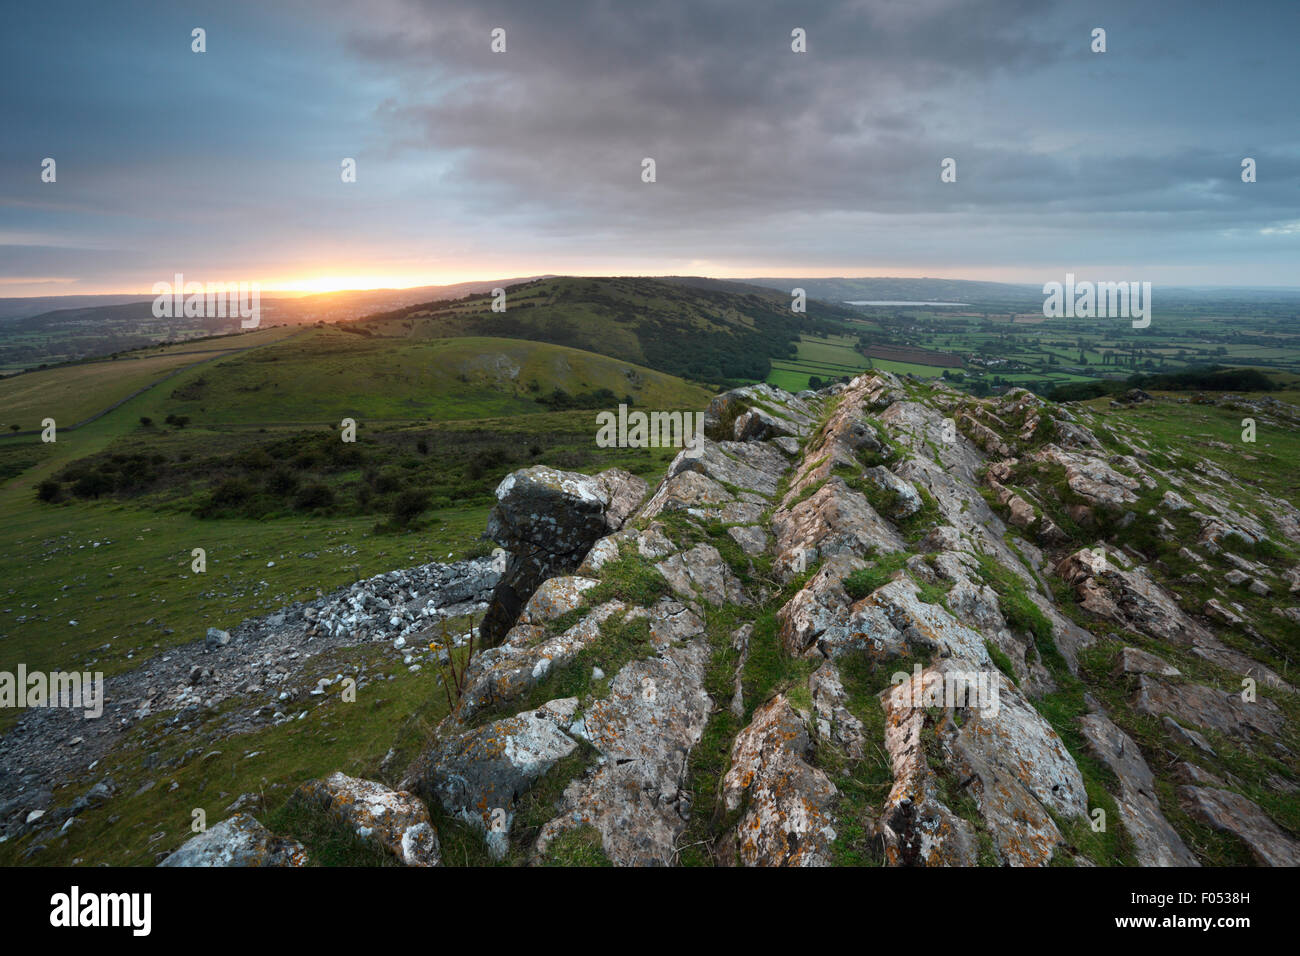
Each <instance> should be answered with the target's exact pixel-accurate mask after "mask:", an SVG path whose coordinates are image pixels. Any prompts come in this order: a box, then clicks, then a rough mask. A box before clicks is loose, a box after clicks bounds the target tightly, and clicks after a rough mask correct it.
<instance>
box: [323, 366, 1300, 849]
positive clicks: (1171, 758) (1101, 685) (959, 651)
mask: <svg viewBox="0 0 1300 956" xmlns="http://www.w3.org/2000/svg"><path fill="white" fill-rule="evenodd" d="M706 424H707V434H708V437H707V438H706V439H705V440H704V441H703V442H701V443H700V444H699V445H698V446H696V447H692V448H690V449H686V450H684V451H683V452H682V453H681V454H679V455H678V456H677V457H676V458H675V459H674V460H673V462H672V463H671V464H670V465H669V467H668V469H667V471H666V473H665V475H664V477H663V480H662V481H660V482H659V483H658V485H657V487H655V488H654V489H653V490H652V491H651V490H650V489H649V488H647V487H646V486H645V485H644V483H640V482H639V479H633V478H632V477H631V476H629V475H627V474H625V473H622V472H607V473H603V474H602V475H598V476H594V477H588V476H584V475H577V474H574V473H566V472H557V471H554V470H552V469H547V468H541V467H538V468H532V469H527V470H525V471H523V472H516V473H515V474H514V475H512V476H510V478H508V479H507V480H506V481H505V482H503V483H502V485H501V486H500V488H499V489H498V493H497V498H498V502H497V507H496V509H495V510H494V512H493V515H492V519H491V524H490V528H489V533H490V536H492V537H493V538H495V539H496V540H497V541H498V542H499V543H500V544H502V545H503V546H504V547H505V548H506V549H507V550H508V551H509V553H510V558H509V561H508V563H507V565H506V569H505V571H504V573H503V574H502V576H501V580H500V583H499V584H498V585H497V587H496V588H495V592H494V594H493V598H492V602H491V608H490V609H489V610H488V613H487V622H485V624H484V625H483V627H482V628H481V631H482V633H483V635H484V637H485V638H486V640H485V641H484V642H482V643H480V644H478V645H477V646H476V648H475V650H476V653H475V654H474V655H473V657H472V658H471V659H470V660H469V661H468V663H467V664H466V665H465V672H464V679H463V681H461V682H460V683H459V684H458V685H457V686H458V687H459V691H460V695H459V699H458V700H456V701H454V703H453V706H452V708H451V712H450V713H449V714H447V716H446V717H445V718H444V719H443V720H442V721H441V723H440V724H439V725H438V727H437V728H436V730H435V732H434V733H433V734H432V736H431V739H430V740H429V742H428V744H427V745H426V747H425V748H424V749H423V752H421V753H420V754H419V755H418V757H417V758H416V759H415V761H414V762H413V763H412V764H411V766H410V767H409V769H408V770H407V772H406V774H405V777H404V779H403V782H402V783H401V785H400V786H401V787H402V789H403V790H404V791H409V792H410V793H409V794H408V793H394V792H393V791H387V790H382V788H381V790H382V793H383V794H384V800H385V801H388V800H400V801H403V802H401V806H402V807H404V808H405V810H404V815H398V816H394V817H392V818H391V819H390V817H382V819H380V820H379V822H375V819H376V814H375V813H374V812H368V814H363V815H358V814H356V813H355V812H353V811H350V810H348V811H343V810H339V809H338V808H339V807H340V805H341V804H343V803H346V802H347V800H346V799H344V798H340V797H337V796H334V795H333V794H334V792H335V791H336V790H339V791H341V792H344V793H355V792H357V791H358V790H360V791H363V792H367V793H369V792H371V791H370V790H369V789H368V788H369V787H378V785H367V784H365V782H364V781H350V778H341V779H339V777H338V776H336V777H332V778H329V779H328V780H327V781H325V782H323V783H321V782H318V784H316V785H315V787H316V789H315V790H313V791H312V792H313V793H317V796H316V797H315V798H314V799H315V800H316V802H317V804H318V805H320V806H322V807H325V808H327V809H328V810H329V812H333V813H335V814H336V815H337V816H339V818H340V819H343V820H345V822H347V823H348V825H349V826H350V827H351V828H352V829H353V830H354V832H358V833H362V831H364V833H363V835H364V836H366V837H368V838H370V839H374V840H376V841H377V842H378V843H379V844H380V845H381V846H383V847H385V848H386V850H387V851H388V852H390V853H393V854H394V855H396V856H398V857H399V858H401V859H402V860H403V861H404V862H407V863H419V862H421V859H422V858H421V857H420V856H418V855H415V856H412V855H410V854H408V852H407V844H408V843H410V842H411V841H409V840H407V839H406V838H405V836H403V834H405V833H409V832H412V831H414V832H423V831H422V830H420V827H421V826H422V825H424V823H425V821H424V820H422V819H421V818H420V816H419V814H418V808H415V807H412V806H411V802H413V798H412V797H411V796H410V794H414V795H415V796H416V797H418V798H420V799H422V800H424V801H425V802H426V803H427V804H428V805H429V806H430V807H433V808H435V816H437V818H438V819H439V820H442V821H445V822H443V823H441V824H440V825H442V826H444V830H445V828H446V827H457V828H461V827H463V828H466V829H467V830H468V831H470V833H471V834H472V835H473V838H474V839H482V840H483V841H484V844H485V846H486V850H487V852H488V854H489V856H491V857H492V858H495V859H505V858H509V859H510V860H512V861H519V862H523V861H527V862H533V863H540V862H550V861H551V860H552V859H553V858H554V856H555V854H557V853H560V854H563V853H564V852H566V850H565V848H566V847H571V846H572V845H573V844H571V843H570V840H579V841H582V845H583V846H584V847H586V848H587V850H588V851H589V852H599V853H600V854H603V856H604V857H606V858H607V859H608V860H609V861H610V862H612V863H614V864H617V865H629V866H647V865H675V864H678V863H681V862H683V861H684V860H686V861H688V862H712V863H716V864H723V865H743V866H825V865H833V864H837V863H843V862H845V861H846V860H847V861H857V862H861V861H863V860H869V861H870V862H873V863H880V864H885V865H893V866H954V865H959V866H966V865H1007V866H1045V865H1049V864H1061V863H1066V864H1071V863H1072V864H1075V865H1085V866H1086V865H1094V864H1095V865H1110V864H1115V863H1130V864H1136V865H1140V866H1196V865H1199V864H1200V863H1202V862H1206V861H1205V860H1203V859H1201V858H1200V856H1198V854H1203V853H1204V852H1205V850H1204V848H1203V847H1204V843H1205V840H1204V831H1203V830H1202V829H1200V827H1199V826H1198V825H1197V823H1202V824H1205V825H1207V826H1211V827H1214V828H1217V829H1220V830H1223V831H1224V832H1227V833H1231V834H1233V835H1234V837H1236V838H1237V839H1240V840H1241V841H1243V842H1244V843H1245V844H1246V845H1247V846H1248V847H1250V849H1251V852H1252V853H1253V854H1254V855H1255V857H1256V859H1257V860H1258V861H1259V862H1261V863H1264V864H1268V865H1294V864H1295V862H1296V860H1295V853H1296V850H1295V847H1296V841H1295V836H1294V834H1291V833H1289V832H1288V831H1287V830H1286V828H1285V823H1286V821H1285V820H1281V819H1278V820H1274V819H1271V818H1270V817H1269V814H1268V813H1267V812H1266V811H1265V809H1264V808H1262V807H1261V806H1260V805H1259V804H1257V803H1255V802H1254V801H1252V800H1250V799H1248V798H1247V797H1246V796H1244V795H1243V791H1244V792H1251V791H1249V790H1248V788H1247V785H1246V784H1245V783H1243V781H1244V780H1253V779H1254V776H1255V775H1256V774H1257V771H1256V768H1257V767H1258V766H1261V765H1265V762H1264V761H1262V760H1261V758H1262V757H1264V756H1265V755H1267V757H1268V761H1267V764H1266V765H1267V766H1268V767H1269V768H1270V769H1269V773H1270V777H1269V785H1270V786H1271V787H1274V788H1277V789H1283V790H1286V789H1288V788H1292V787H1295V786H1297V784H1296V783H1295V780H1296V779H1300V766H1297V765H1296V760H1295V757H1294V753H1295V751H1296V747H1297V745H1298V744H1300V742H1298V741H1297V740H1296V738H1295V735H1294V728H1293V727H1292V726H1291V724H1290V721H1289V716H1288V715H1289V714H1291V713H1292V712H1293V711H1292V710H1291V709H1290V707H1291V704H1290V698H1287V697H1284V696H1279V695H1287V694H1291V693H1293V689H1292V687H1291V686H1290V685H1289V684H1288V683H1287V682H1286V681H1284V680H1283V678H1282V677H1281V676H1280V674H1279V673H1278V671H1277V670H1275V669H1274V668H1273V666H1272V665H1273V664H1274V663H1276V662H1279V661H1284V660H1285V657H1284V656H1283V655H1281V654H1279V653H1277V647H1278V645H1277V644H1275V643H1272V642H1271V640H1272V639H1270V638H1268V637H1266V636H1265V635H1266V634H1271V635H1277V634H1278V631H1277V627H1278V626H1279V623H1278V622H1281V621H1284V620H1285V619H1286V615H1285V613H1283V614H1272V615H1270V618H1269V619H1265V618H1264V617H1263V616H1262V614H1261V612H1260V605H1259V604H1258V603H1255V602H1256V599H1259V600H1263V599H1266V598H1268V597H1269V596H1272V595H1276V594H1281V593H1293V592H1300V571H1296V570H1295V568H1296V564H1295V562H1294V560H1291V559H1290V558H1289V557H1277V556H1275V555H1271V552H1270V551H1269V548H1268V547H1267V546H1262V547H1259V546H1255V545H1252V548H1255V550H1252V551H1243V552H1241V553H1236V552H1234V551H1233V550H1232V547H1230V545H1232V544H1233V541H1231V540H1228V539H1230V538H1232V537H1233V535H1234V534H1236V533H1237V532H1240V533H1241V534H1242V535H1244V536H1245V537H1243V538H1241V539H1240V540H1242V541H1247V540H1249V541H1254V542H1259V541H1263V540H1265V539H1266V538H1267V535H1268V534H1269V533H1270V528H1269V527H1265V524H1266V523H1265V522H1263V521H1261V520H1256V519H1252V518H1251V516H1250V515H1249V514H1245V513H1243V511H1244V510H1248V509H1243V506H1242V505H1241V503H1240V502H1239V501H1238V500H1236V499H1232V500H1229V497H1228V496H1227V495H1226V494H1225V493H1222V492H1221V491H1216V490H1215V488H1214V487H1213V486H1212V484H1211V482H1213V481H1220V479H1219V478H1217V477H1214V476H1211V477H1209V478H1205V477H1204V476H1202V477H1193V476H1192V475H1191V474H1190V473H1189V471H1187V470H1184V471H1183V472H1181V473H1175V471H1174V470H1172V469H1169V468H1163V467H1156V466H1155V464H1153V463H1154V462H1156V461H1161V460H1162V459H1161V458H1160V456H1157V455H1154V454H1148V452H1147V450H1146V446H1144V445H1143V443H1142V442H1141V441H1140V440H1139V438H1138V437H1137V436H1135V435H1127V436H1126V438H1127V439H1131V440H1132V442H1133V444H1132V445H1128V444H1126V445H1125V447H1124V448H1123V449H1116V448H1113V447H1108V445H1110V444H1113V442H1112V441H1111V438H1110V437H1109V436H1110V435H1111V434H1112V432H1110V431H1108V430H1105V429H1102V428H1100V427H1099V426H1098V422H1097V421H1096V420H1095V419H1094V417H1093V415H1092V413H1091V412H1089V411H1087V410H1086V409H1082V408H1080V409H1073V410H1068V409H1065V408H1061V407H1057V406H1054V405H1052V404H1051V403H1049V402H1046V401H1044V400H1042V399H1040V398H1038V397H1037V396H1034V395H1032V394H1031V393H1029V392H1027V391H1025V390H1023V389H1012V390H1010V391H1008V392H1007V393H1006V394H1005V395H1003V396H1001V397H999V398H995V399H990V400H987V401H981V400H976V399H973V398H971V397H969V396H967V395H964V394H962V393H960V392H958V391H956V390H955V389H952V388H950V387H948V386H946V385H944V384H943V383H927V384H925V385H919V384H917V383H915V382H910V381H904V380H902V379H899V378H897V377H895V376H893V375H890V374H888V373H875V374H870V375H863V376H860V377H858V378H857V379H854V380H853V381H852V382H850V383H848V384H847V385H837V386H834V387H832V388H829V389H824V390H822V391H820V392H807V393H801V394H800V395H799V396H793V395H789V394H787V393H784V392H782V391H780V390H779V389H775V388H772V387H771V386H766V385H763V386H751V387H748V388H745V389H737V390H734V391H732V392H728V393H726V394H725V395H722V396H719V397H718V398H717V399H716V400H715V401H714V402H713V403H712V404H711V405H710V408H709V412H708V415H707V419H706ZM1098 436H1106V441H1103V440H1102V438H1099V437H1098ZM1175 489H1176V490H1175ZM643 499H644V504H642V500H643ZM1277 510H1278V511H1279V513H1280V514H1282V515H1283V516H1284V517H1286V516H1288V515H1290V511H1288V510H1287V509H1285V508H1280V507H1279V508H1278V509H1277ZM1297 525H1298V526H1300V521H1298V522H1297ZM1220 526H1222V528H1224V529H1228V530H1222V531H1221V530H1219V529H1220ZM1129 529H1137V530H1140V531H1141V534H1140V535H1137V534H1134V535H1133V537H1132V538H1131V539H1130V537H1129V536H1128V530H1129ZM1207 529H1208V531H1207ZM1198 535H1199V538H1198V537H1197V536H1198ZM1090 536H1091V537H1090ZM1225 536H1226V537H1225ZM1092 537H1095V539H1096V540H1092V539H1091V538H1092ZM1198 541H1199V543H1198ZM1143 549H1146V550H1143ZM1153 549H1154V550H1157V551H1158V553H1159V555H1160V556H1161V557H1160V558H1155V557H1153V556H1152V554H1150V553H1148V552H1153ZM1192 549H1195V550H1192ZM1283 561H1286V562H1288V563H1286V564H1285V566H1283V564H1282V562H1283ZM1189 568H1194V569H1195V570H1192V571H1190V572H1189ZM1230 588H1231V589H1235V590H1231V591H1230V590H1229V589H1230ZM1198 589H1199V590H1198ZM1184 592H1186V593H1184ZM1211 594H1213V595H1214V596H1213V597H1210V596H1209V595H1211ZM1210 607H1213V608H1217V609H1219V610H1220V611H1221V612H1222V613H1221V614H1211V613H1208V612H1207V613H1202V611H1201V609H1202V608H1210ZM1225 629H1231V635H1230V636H1229V634H1228V633H1226V630H1225ZM1278 666H1279V668H1280V667H1281V664H1278ZM1255 680H1258V682H1259V684H1260V685H1262V687H1263V688H1264V690H1265V693H1263V694H1262V695H1256V694H1255V693H1254V685H1253V683H1252V682H1253V681H1255ZM1238 687H1240V688H1241V690H1240V691H1232V692H1230V691H1228V690H1220V689H1219V688H1238ZM444 692H445V693H448V694H449V695H450V691H444ZM1048 695H1050V696H1048ZM1044 700H1046V701H1047V704H1046V705H1045V704H1044ZM1279 701H1281V702H1284V703H1285V704H1286V706H1283V705H1282V704H1280V703H1279ZM1153 737H1155V738H1159V743H1158V744H1153V743H1152V740H1153ZM1216 747H1217V752H1216ZM1144 750H1145V751H1146V752H1145V753H1144ZM1189 752H1190V754H1192V755H1194V756H1195V758H1196V760H1197V761H1201V762H1204V763H1205V764H1206V767H1208V768H1211V769H1205V768H1202V767H1199V766H1196V765H1195V764H1192V763H1189V762H1188V759H1187V758H1188V756H1189ZM1242 755H1244V756H1242ZM1234 761H1241V762H1240V763H1237V764H1234ZM1234 771H1235V772H1234ZM867 779H870V783H866V782H864V781H865V780H867ZM1252 785H1253V784H1252ZM322 787H332V789H329V791H328V792H329V794H330V795H329V796H328V797H327V796H320V795H319V791H320V790H321V788H322ZM1174 788H1177V789H1176V792H1177V794H1178V800H1179V805H1180V806H1179V808H1180V809H1181V810H1182V812H1181V813H1179V812H1174V809H1175V808H1172V807H1171V806H1169V805H1168V804H1165V805H1162V803H1161V798H1160V794H1162V793H1163V794H1165V795H1166V796H1165V799H1166V801H1167V800H1168V795H1169V794H1170V793H1172V792H1175V789H1174ZM1101 790H1105V791H1106V795H1102V796H1104V797H1105V799H1101V800H1100V803H1101V804H1102V806H1097V805H1094V801H1093V800H1092V799H1090V795H1091V796H1092V797H1094V798H1095V797H1098V796H1099V794H1100V791H1101ZM1112 800H1113V806H1114V809H1115V811H1117V816H1118V819H1114V820H1106V819H1105V810H1107V809H1109V808H1110V807H1111V806H1112V803H1111V801H1112ZM359 802H362V801H361V800H360V799H359V798H358V799H354V800H352V803H354V804H355V803H359ZM381 802H382V801H381ZM1264 802H1265V803H1268V805H1269V806H1270V807H1271V806H1272V804H1271V803H1269V802H1268V801H1264ZM384 805H385V806H387V805H388V804H387V803H384ZM524 805H526V806H527V807H528V811H527V816H526V817H525V818H524V819H525V820H526V821H527V822H526V823H524V824H521V823H520V822H519V820H517V819H516V817H517V816H518V815H519V814H520V813H521V811H520V809H519V808H520V807H521V806H524ZM1189 820H1191V821H1196V823H1192V822H1189ZM1189 831H1191V832H1189ZM436 857H437V843H436V837H435V842H434V843H433V844H432V856H431V857H426V858H424V861H425V862H433V863H436ZM448 862H454V861H448Z"/></svg>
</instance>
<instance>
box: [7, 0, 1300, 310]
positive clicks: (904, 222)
mask: <svg viewBox="0 0 1300 956" xmlns="http://www.w3.org/2000/svg"><path fill="white" fill-rule="evenodd" d="M1098 27H1100V28H1102V29H1104V30H1105V31H1106V52H1104V53H1095V52H1093V51H1092V50H1091V45H1092V43H1093V36H1092V33H1093V30H1094V29H1095V28H1098ZM195 28H202V29H203V30H204V31H205V34H206V36H205V42H206V52H203V53H197V52H194V51H193V50H192V43H193V39H192V31H193V30H194V29H195ZM496 28H500V29H502V30H504V31H505V34H504V35H505V52H494V51H493V50H492V31H493V30H494V29H496ZM796 28H798V29H801V30H803V31H805V35H806V47H807V49H806V52H802V53H796V52H794V51H793V50H792V48H791V47H792V42H793V41H792V36H791V33H792V31H793V30H795V29H796ZM1297 37H1300V2H1298V0H1235V2H1231V3H1227V2H1220V0H1143V2H1141V3H1135V2H1133V0H1116V2H1111V0H1104V2H1094V0H1063V2H1053V0H857V2H838V0H827V2H820V0H819V2H808V0H799V2H793V3H787V2H773V0H735V2H711V0H690V2H682V0H676V2H657V0H547V2H538V0H527V2H518V0H511V2H501V0H464V2H444V0H366V2H364V3H359V2H348V3H344V2H335V0H310V2H308V0H301V2H300V0H259V2H243V0H223V2H220V3H214V2H209V3H187V2H184V0H179V2H178V0H171V2H157V3H153V2H133V0H118V2H113V3H105V2H103V0H92V2H77V3H73V2H60V0H42V2H41V3H26V4H11V5H9V6H8V7H7V9H6V12H5V20H4V30H3V33H2V34H0V296H24V295H61V294H92V293H108V292H131V293H134V292H140V293H147V292H149V291H150V290H151V288H152V286H153V284H154V283H156V282H159V281H171V280H172V277H173V276H174V275H175V274H176V273H181V274H183V275H184V276H185V278H186V280H187V281H202V282H220V281H225V282H231V281H246V282H257V283H260V284H261V286H262V288H263V289H267V290H273V289H301V290H313V291H329V290H332V289H337V288H374V287H401V286H413V285H427V284H440V283H450V282H459V281H468V280H477V279H492V278H501V277H507V276H523V275H536V274H544V273H555V274H584V275H612V274H633V275H668V274H691V275H713V276H726V277H736V278H744V277H746V276H773V275H776V276H804V277H813V276H844V275H849V276H872V275H891V276H934V277H944V278H966V279H986V280H997V281H1007V282H1032V283H1038V282H1046V281H1052V280H1061V279H1063V277H1064V275H1065V274H1066V273H1067V272H1072V273H1074V274H1076V275H1077V276H1079V277H1080V278H1088V279H1094V280H1098V281H1120V280H1131V281H1151V282H1154V283H1165V284H1178V285H1266V286H1300V268H1298V267H1297V264H1298V263H1300V122H1298V120H1300V56H1297V54H1296V48H1295V44H1296V39H1297ZM1246 157H1250V158H1252V159H1254V160H1255V163H1256V170H1257V172H1256V177H1257V181H1256V182H1254V183H1244V182H1242V176H1241V173H1242V168H1241V164H1242V160H1243V159H1244V158H1246ZM47 158H50V159H53V160H54V161H55V181H54V182H44V181H42V164H43V162H44V160H45V159H47ZM349 158H350V159H353V160H355V163H356V181H355V182H344V181H343V177H342V176H341V171H342V165H343V162H344V160H345V159H349ZM646 158H651V159H653V160H654V162H655V181H654V182H649V183H648V182H644V181H643V160H644V159H646ZM947 158H950V159H953V160H955V163H956V181H955V182H943V181H941V176H940V173H941V163H942V161H943V160H944V159H947Z"/></svg>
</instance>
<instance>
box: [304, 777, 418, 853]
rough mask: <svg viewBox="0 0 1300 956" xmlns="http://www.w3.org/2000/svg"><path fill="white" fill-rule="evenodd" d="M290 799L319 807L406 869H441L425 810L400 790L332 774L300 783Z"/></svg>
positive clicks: (412, 796) (411, 796) (415, 800)
mask: <svg viewBox="0 0 1300 956" xmlns="http://www.w3.org/2000/svg"><path fill="white" fill-rule="evenodd" d="M295 797H296V798H297V799H300V800H302V801H304V802H306V803H308V804H312V805H315V806H318V807H319V808H320V809H322V810H324V811H325V812H326V813H328V814H330V815H331V816H333V817H335V818H336V819H338V820H340V821H342V822H343V823H344V824H346V825H347V827H348V828H349V829H350V830H352V832H353V833H355V834H357V835H358V836H360V837H362V838H363V839H366V840H371V841H373V842H375V843H377V844H379V845H380V846H382V847H383V848H384V849H386V850H387V851H388V852H390V853H392V854H393V855H394V856H395V857H397V858H398V859H399V860H401V861H402V862H403V863H405V864H406V865H407V866H438V865H440V864H441V859H440V856H439V853H440V851H439V845H438V832H437V831H436V830H435V829H434V828H433V824H432V823H431V822H430V820H429V811H428V810H427V809H426V808H425V806H424V804H422V803H420V801H419V800H417V799H416V798H415V796H414V795H412V794H410V793H408V792H406V791H404V790H391V789H389V788H388V787H385V786H384V785H383V784H381V783H375V782H374V781H372V780H360V779H358V778H356V777H349V776H347V775H346V774H343V773H337V772H336V773H332V774H330V775H329V776H328V777H326V778H325V779H323V780H313V781H310V782H309V783H305V784H303V785H302V786H301V787H300V788H299V789H298V791H297V793H296V794H295Z"/></svg>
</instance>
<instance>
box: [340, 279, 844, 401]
mask: <svg viewBox="0 0 1300 956" xmlns="http://www.w3.org/2000/svg"><path fill="white" fill-rule="evenodd" d="M694 283H698V285H697V284H694ZM715 285H721V286H723V287H724V288H717V287H715ZM744 288H747V287H743V286H740V285H739V284H736V283H720V284H718V283H713V282H712V281H711V280H703V279H701V280H690V279H644V278H575V277H564V278H555V279H542V280H538V281H534V282H528V283H523V284H521V285H517V286H512V287H510V288H509V289H508V290H507V297H506V311H505V312H493V311H492V301H493V300H492V296H491V294H484V295H474V296H468V297H466V298H465V299H462V300H458V301H456V302H450V303H425V304H422V305H418V306H413V307H411V308H409V309H400V310H397V311H393V312H387V313H381V314H377V315H374V316H371V317H370V318H368V319H366V320H363V321H361V322H359V323H357V325H358V327H359V328H362V329H365V330H366V331H367V332H370V333H371V334H379V335H406V336H409V337H412V338H442V337H457V336H464V335H493V336H502V337H506V338H517V339H533V340H538V341H543V342H550V343H553V344H557V345H567V346H571V347H574V348H580V349H585V350H587V351H591V352H599V353H600V354H602V355H608V356H611V357H613V358H618V359H622V360H624V361H629V362H637V363H640V364H644V365H647V366H649V367H650V368H654V369H659V370H660V371H664V372H668V373H670V374H672V375H678V376H682V377H684V378H690V379H693V380H695V381H700V382H709V383H714V384H716V383H721V382H726V381H733V380H736V381H739V380H745V381H755V380H758V381H761V380H763V379H765V378H766V377H767V375H768V373H769V372H770V370H771V360H772V359H774V358H788V357H791V356H793V355H794V354H795V351H796V344H795V343H796V342H797V340H798V338H799V335H800V334H801V333H802V332H804V331H808V330H810V329H816V328H823V327H829V326H834V327H838V324H839V323H841V322H844V321H848V320H850V319H852V318H853V316H854V313H853V312H852V311H851V310H848V309H841V308H838V307H835V306H829V305H825V304H823V303H818V302H813V301H810V302H809V303H808V311H807V313H806V314H795V313H793V312H792V311H791V309H790V296H789V294H788V293H786V294H782V293H779V292H770V293H769V292H766V291H764V290H762V289H758V288H749V289H748V291H739V290H740V289H744Z"/></svg>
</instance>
